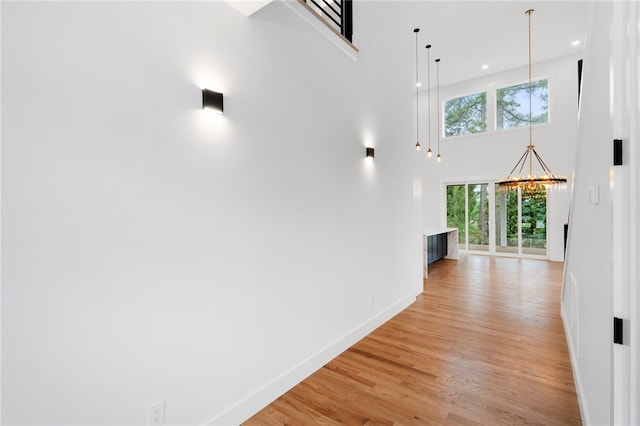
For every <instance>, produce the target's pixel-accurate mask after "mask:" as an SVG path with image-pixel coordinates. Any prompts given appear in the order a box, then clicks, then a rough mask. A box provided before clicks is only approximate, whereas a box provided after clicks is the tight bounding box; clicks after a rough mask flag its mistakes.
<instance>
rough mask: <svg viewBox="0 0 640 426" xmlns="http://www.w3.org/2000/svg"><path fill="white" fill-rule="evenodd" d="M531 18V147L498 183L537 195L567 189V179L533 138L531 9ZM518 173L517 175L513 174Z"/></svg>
mask: <svg viewBox="0 0 640 426" xmlns="http://www.w3.org/2000/svg"><path fill="white" fill-rule="evenodd" d="M525 13H526V14H527V15H528V16H529V145H527V149H526V151H525V152H524V154H522V157H520V159H519V160H518V162H517V163H516V165H515V166H514V167H513V169H511V172H509V175H508V176H507V177H506V178H504V179H502V180H499V181H498V182H497V184H498V190H500V191H501V192H506V191H515V190H517V189H518V188H521V189H522V191H524V192H526V193H536V192H538V191H540V190H542V189H554V188H556V189H566V184H567V178H566V177H564V176H556V175H554V174H553V173H551V170H549V167H548V166H547V165H546V164H545V162H544V161H542V158H540V155H538V153H537V152H536V150H535V146H534V145H533V138H532V128H531V126H532V118H531V96H532V86H531V14H532V13H533V9H529V10H527V11H526V12H525ZM534 158H535V159H536V161H537V162H538V164H539V165H540V168H541V169H542V172H541V174H540V175H538V176H536V175H534V174H533V159H534ZM527 163H528V164H529V173H528V174H522V170H523V169H524V167H525V165H526V164H527ZM516 169H517V170H518V171H517V174H516V175H514V174H513V173H514V172H515V171H516Z"/></svg>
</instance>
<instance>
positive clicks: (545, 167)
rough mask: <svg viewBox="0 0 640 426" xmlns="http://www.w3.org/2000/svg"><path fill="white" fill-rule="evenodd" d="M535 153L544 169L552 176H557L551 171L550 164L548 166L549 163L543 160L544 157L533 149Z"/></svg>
mask: <svg viewBox="0 0 640 426" xmlns="http://www.w3.org/2000/svg"><path fill="white" fill-rule="evenodd" d="M533 153H534V154H535V156H536V159H537V160H538V163H540V166H541V167H542V170H544V171H545V172H547V173H548V174H549V175H550V176H551V177H555V176H554V174H553V173H552V172H551V169H549V166H547V164H546V163H545V162H544V161H543V160H542V158H541V157H540V156H539V155H538V153H537V152H536V150H535V149H534V150H533Z"/></svg>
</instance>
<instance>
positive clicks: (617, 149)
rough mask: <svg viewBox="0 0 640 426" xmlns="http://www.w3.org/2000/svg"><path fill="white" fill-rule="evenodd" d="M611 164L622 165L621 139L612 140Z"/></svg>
mask: <svg viewBox="0 0 640 426" xmlns="http://www.w3.org/2000/svg"><path fill="white" fill-rule="evenodd" d="M613 165H614V166H622V139H614V140H613Z"/></svg>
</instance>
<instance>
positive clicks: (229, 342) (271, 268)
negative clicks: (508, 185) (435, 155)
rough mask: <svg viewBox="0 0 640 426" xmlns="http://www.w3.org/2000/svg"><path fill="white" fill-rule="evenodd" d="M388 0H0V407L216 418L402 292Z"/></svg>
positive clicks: (407, 295)
mask: <svg viewBox="0 0 640 426" xmlns="http://www.w3.org/2000/svg"><path fill="white" fill-rule="evenodd" d="M392 6H393V5H392V4H390V3H377V2H376V3H368V2H357V3H356V4H355V5H354V8H357V9H356V11H354V15H355V17H356V20H357V26H356V27H357V28H358V34H357V36H356V40H357V45H358V47H359V48H360V52H359V53H358V54H357V60H355V61H354V59H353V58H352V57H350V56H348V55H346V54H345V53H344V52H343V51H342V50H341V49H339V48H337V47H336V46H335V44H333V43H331V42H330V41H328V40H327V38H325V37H324V36H323V35H321V34H319V33H318V32H317V31H316V30H315V29H313V28H310V27H309V26H308V25H307V24H306V22H305V21H304V20H303V19H300V17H299V16H297V15H296V14H295V13H294V12H292V10H291V9H290V8H289V7H287V6H286V5H284V4H282V3H281V2H272V3H271V4H269V5H267V6H266V7H264V8H263V9H261V10H259V11H258V12H256V13H255V14H254V15H252V17H250V18H246V17H245V16H243V15H242V14H241V13H239V12H238V11H236V10H235V9H234V8H233V7H231V6H230V5H228V4H227V3H223V2H195V3H183V2H175V3H165V2H159V3H147V2H128V3H122V2H120V3H112V2H101V3H98V2H61V3H58V2H41V3H32V2H15V3H11V2H3V3H2V90H3V92H2V206H3V211H2V266H3V268H2V407H3V410H2V421H3V422H4V424H48V425H53V424H65V425H72V424H85V425H86V424H105V425H106V424H145V423H146V421H147V409H148V407H149V406H150V405H151V404H152V403H154V402H156V401H158V400H165V401H166V420H167V424H202V423H207V422H210V423H212V424H235V423H238V422H240V421H242V420H244V419H245V418H247V417H248V416H250V415H251V414H253V413H254V412H255V411H256V410H257V409H259V408H261V407H262V406H263V405H264V404H266V403H267V402H269V401H270V400H271V399H273V398H275V397H276V396H278V395H279V394H280V393H282V392H283V391H284V390H286V389H287V388H288V387H289V386H291V385H293V384H295V383H296V382H297V381H298V380H300V379H302V378H303V377H305V376H306V375H307V374H309V373H311V372H312V371H314V370H315V369H317V368H318V367H320V366H321V365H322V364H324V363H325V362H326V361H328V360H329V359H331V358H332V357H333V356H335V355H336V354H338V353H339V352H341V351H342V350H344V349H346V348H347V347H348V346H349V345H350V344H351V343H353V342H355V341H356V340H357V339H359V338H360V337H361V336H363V335H364V334H366V333H367V332H368V331H370V330H371V329H373V328H374V327H375V326H377V325H379V324H380V323H381V322H383V321H384V320H386V319H388V318H389V317H390V316H392V315H393V314H394V313H396V312H398V311H399V310H400V309H402V308H403V307H405V306H406V305H408V304H409V303H410V302H411V301H412V300H414V298H415V295H416V294H417V293H419V292H420V291H421V290H422V281H421V276H422V273H421V265H422V261H421V252H422V244H421V238H420V219H421V218H420V213H419V211H420V200H419V195H420V184H419V164H418V161H419V160H418V157H417V156H416V155H415V151H414V150H413V143H414V141H413V137H412V136H411V129H412V125H411V116H412V104H411V99H412V97H411V95H412V91H413V86H412V77H411V70H412V65H411V64H412V62H411V58H412V53H413V48H412V46H413V45H412V44H411V43H412V40H413V39H412V37H413V33H411V32H407V31H406V29H405V28H398V29H391V28H387V29H386V30H385V31H384V32H380V31H378V29H379V28H381V27H382V26H383V25H384V24H383V22H384V20H385V16H386V15H388V13H390V10H389V9H390V8H391V7H392ZM374 46H375V48H373V47H374ZM205 86H206V87H208V88H210V89H215V90H219V91H222V92H223V93H224V95H225V98H224V101H225V114H224V115H216V114H213V113H210V112H208V111H202V110H201V109H200V102H201V94H200V89H201V87H205ZM365 145H372V146H374V147H375V148H376V157H375V160H374V161H366V160H365V158H364V153H365V148H364V147H365Z"/></svg>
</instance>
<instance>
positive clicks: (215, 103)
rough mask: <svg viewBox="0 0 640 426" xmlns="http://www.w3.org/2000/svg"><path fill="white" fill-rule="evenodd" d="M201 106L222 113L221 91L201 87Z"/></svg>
mask: <svg viewBox="0 0 640 426" xmlns="http://www.w3.org/2000/svg"><path fill="white" fill-rule="evenodd" d="M202 108H204V109H211V110H213V111H216V112H219V113H221V114H222V113H223V112H224V104H223V101H222V93H218V92H214V91H213V90H209V89H202Z"/></svg>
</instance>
